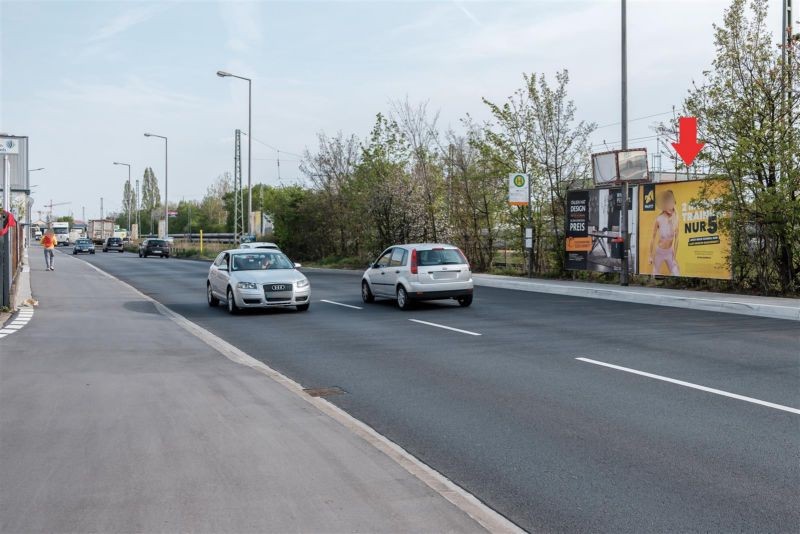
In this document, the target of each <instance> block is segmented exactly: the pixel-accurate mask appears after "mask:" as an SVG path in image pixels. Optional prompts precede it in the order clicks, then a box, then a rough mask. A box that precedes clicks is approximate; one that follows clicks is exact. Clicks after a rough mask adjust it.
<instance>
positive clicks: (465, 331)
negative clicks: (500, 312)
mask: <svg viewBox="0 0 800 534" xmlns="http://www.w3.org/2000/svg"><path fill="white" fill-rule="evenodd" d="M409 321H411V322H412V323H419V324H426V325H428V326H435V327H436V328H444V329H445V330H452V331H453V332H459V333H461V334H467V335H469V336H482V335H483V334H479V333H477V332H470V331H469V330H461V329H460V328H453V327H452V326H445V325H443V324H437V323H429V322H428V321H420V320H419V319H409Z"/></svg>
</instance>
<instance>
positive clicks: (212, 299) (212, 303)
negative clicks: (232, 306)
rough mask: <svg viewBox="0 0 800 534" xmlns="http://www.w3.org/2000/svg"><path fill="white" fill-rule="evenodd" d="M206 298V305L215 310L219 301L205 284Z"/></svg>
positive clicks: (209, 285)
mask: <svg viewBox="0 0 800 534" xmlns="http://www.w3.org/2000/svg"><path fill="white" fill-rule="evenodd" d="M206 296H207V297H208V305H209V306H211V307H212V308H216V307H217V306H219V299H218V298H217V297H215V296H214V292H213V291H211V284H206Z"/></svg>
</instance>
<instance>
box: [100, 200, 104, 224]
mask: <svg viewBox="0 0 800 534" xmlns="http://www.w3.org/2000/svg"><path fill="white" fill-rule="evenodd" d="M100 218H101V219H103V218H104V217H103V197H100Z"/></svg>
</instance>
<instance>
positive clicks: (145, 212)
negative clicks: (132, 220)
mask: <svg viewBox="0 0 800 534" xmlns="http://www.w3.org/2000/svg"><path fill="white" fill-rule="evenodd" d="M141 206H142V215H141V220H142V226H144V224H145V223H147V225H148V226H147V233H151V234H152V233H155V232H156V231H157V230H158V226H157V223H156V221H158V219H159V210H158V208H159V207H160V206H161V191H160V190H159V188H158V180H157V179H156V175H155V173H154V172H153V169H152V168H151V167H147V168H146V169H145V170H144V176H143V178H142V205H141Z"/></svg>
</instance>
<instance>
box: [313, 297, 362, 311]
mask: <svg viewBox="0 0 800 534" xmlns="http://www.w3.org/2000/svg"><path fill="white" fill-rule="evenodd" d="M320 302H325V303H327V304H335V305H336V306H344V307H345V308H352V309H354V310H363V308H362V307H361V306H353V305H352V304H344V303H342V302H335V301H333V300H325V299H320Z"/></svg>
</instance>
